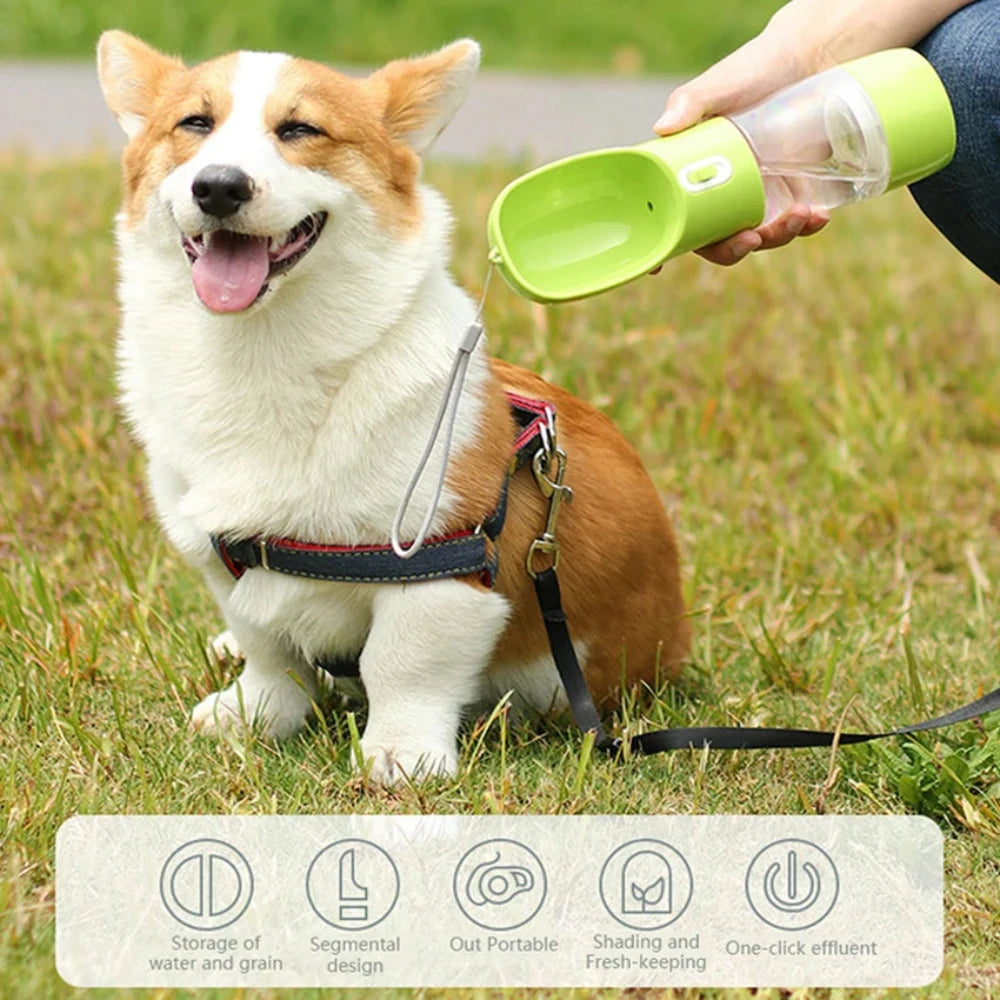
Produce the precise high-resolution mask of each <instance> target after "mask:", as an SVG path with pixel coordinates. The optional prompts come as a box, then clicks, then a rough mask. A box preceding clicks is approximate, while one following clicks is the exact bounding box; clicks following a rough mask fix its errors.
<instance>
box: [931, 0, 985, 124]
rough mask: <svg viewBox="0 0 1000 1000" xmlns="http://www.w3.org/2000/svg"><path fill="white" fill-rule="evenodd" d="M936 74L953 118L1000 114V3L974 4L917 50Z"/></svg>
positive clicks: (933, 32) (936, 31) (954, 16)
mask: <svg viewBox="0 0 1000 1000" xmlns="http://www.w3.org/2000/svg"><path fill="white" fill-rule="evenodd" d="M916 47H917V49H918V51H919V52H921V53H922V54H923V55H924V57H925V58H927V59H928V60H929V62H930V63H931V65H932V66H933V67H934V68H935V69H936V70H937V72H938V75H939V76H940V77H941V80H942V82H943V83H944V86H945V90H947V91H948V96H949V97H950V99H951V102H952V106H953V107H954V109H955V116H956V118H957V119H959V121H960V122H961V121H962V120H963V119H970V120H976V119H979V120H982V118H983V117H984V116H986V117H989V119H990V120H991V121H992V119H993V117H994V116H995V115H996V114H997V112H998V110H1000V0H976V2H974V3H971V4H969V5H968V6H967V7H963V8H961V9H960V10H958V11H956V12H955V13H954V14H952V15H951V17H949V18H947V19H946V20H945V21H942V22H941V24H939V25H938V26H937V27H936V28H935V29H934V30H933V31H932V32H931V33H930V34H929V35H928V36H927V37H926V38H924V39H923V40H922V41H921V42H920V43H919V44H918V45H917V46H916Z"/></svg>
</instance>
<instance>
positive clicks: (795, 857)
mask: <svg viewBox="0 0 1000 1000" xmlns="http://www.w3.org/2000/svg"><path fill="white" fill-rule="evenodd" d="M839 893H840V876H839V875H838V873H837V866H836V865H835V864H834V863H833V859H832V858H831V857H830V855H829V854H827V853H826V851H824V850H823V848H821V847H820V846H818V845H817V844H814V843H812V842H811V841H808V840H799V839H796V838H787V839H784V840H776V841H774V842H773V843H770V844H768V845H767V846H766V847H764V848H762V849H761V850H760V851H758V852H757V854H756V855H755V856H754V859H753V860H752V861H751V862H750V865H749V867H748V868H747V874H746V894H747V900H748V901H749V903H750V907H751V909H752V910H753V911H754V913H756V914H757V916H758V917H760V919H761V920H763V921H764V923H766V924H769V925H770V926H771V927H777V928H778V929H779V930H784V931H802V930H805V929H806V928H808V927H814V926H815V925H816V924H818V923H819V922H820V921H821V920H823V919H825V918H826V916H827V915H828V914H829V913H830V911H831V910H832V909H833V907H834V904H835V903H836V902H837V896H838V895H839Z"/></svg>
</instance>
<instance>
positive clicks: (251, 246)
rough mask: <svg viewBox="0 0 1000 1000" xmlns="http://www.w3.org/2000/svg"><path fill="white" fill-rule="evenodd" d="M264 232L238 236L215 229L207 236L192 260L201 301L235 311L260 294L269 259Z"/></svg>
mask: <svg viewBox="0 0 1000 1000" xmlns="http://www.w3.org/2000/svg"><path fill="white" fill-rule="evenodd" d="M267 247H268V240H267V237H265V236H242V235H240V234H239V233H231V232H229V231H227V230H224V229H223V230H219V231H217V232H214V233H211V234H209V236H208V245H207V247H206V249H205V252H204V253H203V254H202V255H201V256H200V257H199V258H198V259H197V260H196V261H195V262H194V265H193V266H192V268H191V279H192V281H193V282H194V290H195V292H196V293H197V295H198V298H199V299H201V301H202V304H203V305H204V306H206V307H207V308H209V309H211V310H212V312H221V313H227V312H239V311H240V310H241V309H246V307H247V306H249V305H251V304H252V303H253V301H254V300H255V299H256V298H257V296H258V295H259V294H260V290H261V288H262V287H263V285H264V282H265V281H267V274H268V270H269V267H270V265H269V262H268V256H267Z"/></svg>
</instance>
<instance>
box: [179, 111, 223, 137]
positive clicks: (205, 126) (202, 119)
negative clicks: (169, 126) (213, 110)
mask: <svg viewBox="0 0 1000 1000" xmlns="http://www.w3.org/2000/svg"><path fill="white" fill-rule="evenodd" d="M175 127H176V128H182V129H184V130H185V131H186V132H194V133H195V134H196V135H208V133H209V132H211V131H212V129H213V128H215V122H214V121H212V119H211V118H210V117H209V116H208V115H188V116H187V118H182V119H181V120H180V121H179V122H178V123H177V125H176V126H175Z"/></svg>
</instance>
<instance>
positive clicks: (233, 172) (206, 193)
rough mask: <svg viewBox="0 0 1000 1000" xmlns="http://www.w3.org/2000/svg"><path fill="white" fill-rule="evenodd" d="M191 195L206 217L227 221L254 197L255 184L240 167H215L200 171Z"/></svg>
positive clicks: (192, 186) (204, 168) (193, 184)
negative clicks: (226, 219)
mask: <svg viewBox="0 0 1000 1000" xmlns="http://www.w3.org/2000/svg"><path fill="white" fill-rule="evenodd" d="M191 194H192V195H194V200H195V201H196V202H198V207H199V208H200V209H201V210H202V211H203V212H204V213H205V214H206V215H214V216H215V217H216V218H217V219H225V218H228V217H229V216H230V215H235V214H236V212H237V211H238V210H239V207H240V205H242V204H243V203H244V202H246V201H249V200H250V199H251V198H252V197H253V183H252V182H251V180H250V178H249V177H248V176H247V175H246V174H245V173H244V172H243V171H242V170H240V168H239V167H222V166H215V165H213V166H210V167H203V168H202V169H201V170H199V171H198V174H197V176H196V177H195V179H194V182H193V183H192V184H191Z"/></svg>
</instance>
